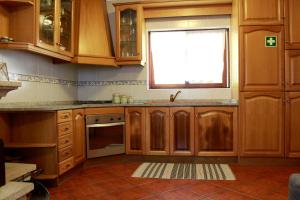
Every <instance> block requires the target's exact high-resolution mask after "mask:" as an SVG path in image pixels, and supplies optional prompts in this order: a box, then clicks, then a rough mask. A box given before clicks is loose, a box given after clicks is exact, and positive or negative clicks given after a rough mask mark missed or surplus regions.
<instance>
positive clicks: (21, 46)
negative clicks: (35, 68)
mask: <svg viewBox="0 0 300 200" xmlns="http://www.w3.org/2000/svg"><path fill="white" fill-rule="evenodd" d="M0 1H1V0H0ZM0 49H16V50H27V51H30V52H33V53H38V54H43V55H47V56H50V57H54V58H58V59H61V60H65V61H69V62H70V61H71V58H70V57H68V56H65V55H62V54H59V53H55V52H52V51H48V50H46V49H42V48H40V47H37V46H34V45H33V44H31V43H26V42H0Z"/></svg>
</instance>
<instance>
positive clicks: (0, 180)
mask: <svg viewBox="0 0 300 200" xmlns="http://www.w3.org/2000/svg"><path fill="white" fill-rule="evenodd" d="M3 185H5V162H4V144H3V141H2V140H1V139H0V187H1V186H3Z"/></svg>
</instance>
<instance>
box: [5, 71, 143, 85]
mask: <svg viewBox="0 0 300 200" xmlns="http://www.w3.org/2000/svg"><path fill="white" fill-rule="evenodd" d="M9 78H10V80H15V81H27V82H38V83H49V84H59V85H68V86H70V85H71V86H78V87H93V86H94V87H95V86H112V85H115V86H120V85H147V81H146V80H118V81H73V80H63V79H58V78H54V77H47V76H40V75H28V74H17V73H9Z"/></svg>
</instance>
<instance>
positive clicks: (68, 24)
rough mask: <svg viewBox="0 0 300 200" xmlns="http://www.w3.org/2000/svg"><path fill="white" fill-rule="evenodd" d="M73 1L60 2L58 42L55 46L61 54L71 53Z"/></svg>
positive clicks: (62, 0) (63, 0)
mask: <svg viewBox="0 0 300 200" xmlns="http://www.w3.org/2000/svg"><path fill="white" fill-rule="evenodd" d="M73 8H74V3H73V0H61V1H60V17H59V42H57V46H58V48H59V50H60V51H61V53H64V52H65V53H66V54H72V53H73V13H74V12H73V10H74V9H73Z"/></svg>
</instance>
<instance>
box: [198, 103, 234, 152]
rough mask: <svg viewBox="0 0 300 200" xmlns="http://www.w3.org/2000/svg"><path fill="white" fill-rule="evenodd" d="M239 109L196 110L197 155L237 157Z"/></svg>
mask: <svg viewBox="0 0 300 200" xmlns="http://www.w3.org/2000/svg"><path fill="white" fill-rule="evenodd" d="M237 125H238V124H237V108H236V107H209V108H205V107H198V108H195V154H196V155H197V156H236V155H237Z"/></svg>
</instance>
